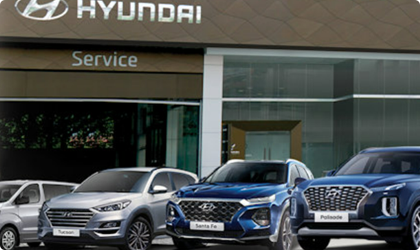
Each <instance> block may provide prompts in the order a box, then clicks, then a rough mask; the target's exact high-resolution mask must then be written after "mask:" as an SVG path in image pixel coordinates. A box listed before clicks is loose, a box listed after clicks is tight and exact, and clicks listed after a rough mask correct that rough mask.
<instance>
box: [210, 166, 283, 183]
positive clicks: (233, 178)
mask: <svg viewBox="0 0 420 250" xmlns="http://www.w3.org/2000/svg"><path fill="white" fill-rule="evenodd" d="M286 181H287V166H286V164H284V163H248V162H235V163H230V164H227V165H224V166H223V167H221V168H219V169H218V170H216V171H215V172H214V173H213V174H212V175H211V176H209V178H207V179H206V181H205V182H206V183H220V182H230V183H238V182H239V183H278V184H282V183H286Z"/></svg>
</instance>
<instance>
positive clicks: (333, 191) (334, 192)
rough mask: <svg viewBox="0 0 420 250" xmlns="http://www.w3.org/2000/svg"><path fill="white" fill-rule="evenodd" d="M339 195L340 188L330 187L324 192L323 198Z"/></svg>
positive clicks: (333, 197) (332, 197)
mask: <svg viewBox="0 0 420 250" xmlns="http://www.w3.org/2000/svg"><path fill="white" fill-rule="evenodd" d="M340 195H341V190H339V189H331V190H329V191H327V192H326V193H325V198H327V199H335V198H337V197H340Z"/></svg>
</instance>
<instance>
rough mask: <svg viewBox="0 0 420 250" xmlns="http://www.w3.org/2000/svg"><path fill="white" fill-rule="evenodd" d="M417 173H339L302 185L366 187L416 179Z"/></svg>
mask: <svg viewBox="0 0 420 250" xmlns="http://www.w3.org/2000/svg"><path fill="white" fill-rule="evenodd" d="M418 178H419V176H418V175H412V174H358V175H340V176H331V177H325V178H319V179H314V180H312V181H305V182H303V183H302V186H299V187H306V186H318V185H363V186H365V187H367V188H373V187H383V186H389V185H394V184H398V183H402V182H409V181H414V180H415V179H417V180H418Z"/></svg>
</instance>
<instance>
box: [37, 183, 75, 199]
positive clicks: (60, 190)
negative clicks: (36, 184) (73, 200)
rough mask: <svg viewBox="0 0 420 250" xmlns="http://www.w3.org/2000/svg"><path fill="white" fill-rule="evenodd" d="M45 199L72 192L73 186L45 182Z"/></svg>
mask: <svg viewBox="0 0 420 250" xmlns="http://www.w3.org/2000/svg"><path fill="white" fill-rule="evenodd" d="M42 187H43V188H44V195H45V200H49V199H51V198H53V197H56V196H59V195H62V194H67V193H70V192H71V188H72V186H63V185H52V184H43V185H42Z"/></svg>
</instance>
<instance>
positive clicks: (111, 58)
mask: <svg viewBox="0 0 420 250" xmlns="http://www.w3.org/2000/svg"><path fill="white" fill-rule="evenodd" d="M72 57H73V59H74V62H73V63H72V66H73V67H80V66H84V67H99V66H105V67H122V68H127V67H130V68H136V67H137V62H138V58H137V56H135V55H121V54H118V52H116V51H115V52H114V53H112V54H91V53H84V52H83V51H73V53H72Z"/></svg>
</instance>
